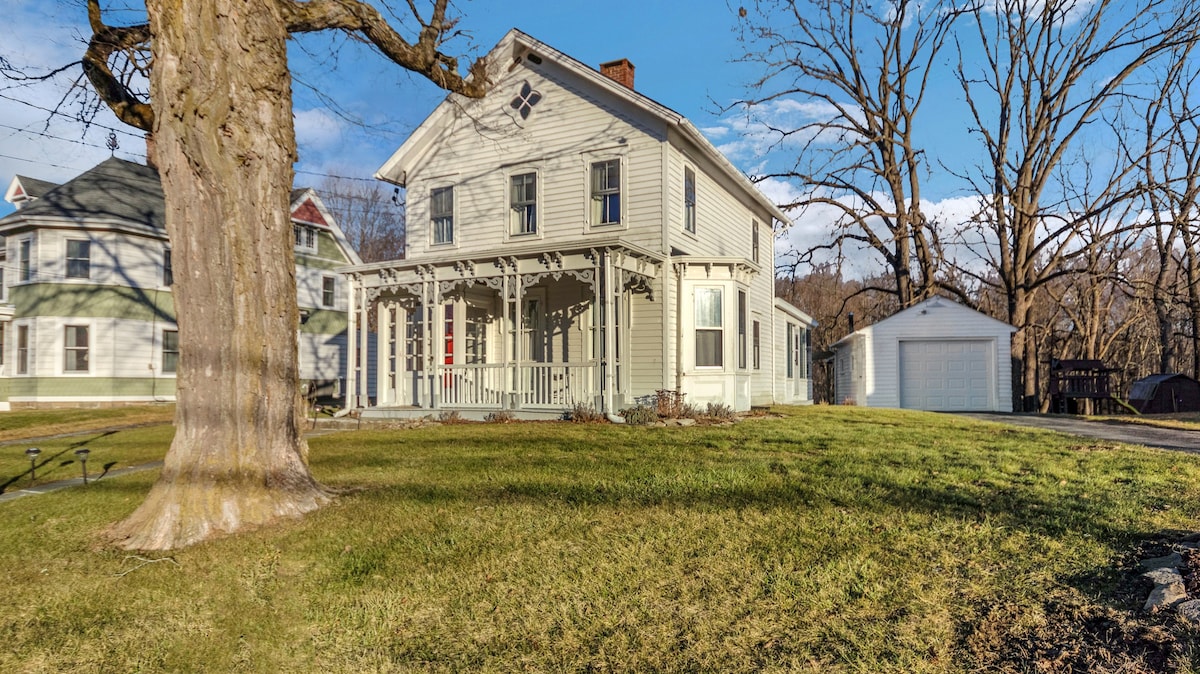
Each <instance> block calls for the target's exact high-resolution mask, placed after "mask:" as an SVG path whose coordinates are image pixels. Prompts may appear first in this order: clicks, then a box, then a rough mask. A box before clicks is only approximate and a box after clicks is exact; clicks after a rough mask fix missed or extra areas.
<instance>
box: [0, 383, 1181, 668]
mask: <svg viewBox="0 0 1200 674" xmlns="http://www.w3.org/2000/svg"><path fill="white" fill-rule="evenodd" d="M779 411H780V412H782V413H783V415H784V416H783V417H781V418H769V419H755V420H748V421H744V422H742V423H739V424H736V425H734V426H728V427H715V426H709V427H705V426H699V427H686V428H645V427H620V426H612V425H607V424H604V425H591V424H589V425H584V424H569V423H526V424H504V425H500V424H469V425H446V426H441V427H432V428H422V429H414V430H405V431H389V432H383V431H360V432H347V433H340V434H334V435H328V436H323V437H320V438H316V439H314V440H312V442H311V448H312V452H311V459H312V463H313V470H314V472H315V473H316V474H317V476H318V477H319V478H320V479H321V480H323V481H324V482H325V483H326V484H328V485H331V486H333V487H338V488H343V489H345V490H346V493H345V494H344V495H342V496H341V497H340V498H339V499H338V500H337V501H336V502H335V503H334V505H332V506H330V507H328V508H325V509H323V510H322V511H319V512H317V513H314V514H312V515H310V516H309V517H307V518H305V519H303V520H300V521H296V522H289V523H284V524H281V525H279V526H276V527H272V528H269V529H265V530H262V531H258V532H253V533H249V534H245V535H240V536H236V537H233V538H229V539H225V540H221V541H216V542H212V543H208V544H204V545H199V546H196V547H193V548H190V549H187V550H184V551H180V552H178V553H176V554H174V555H172V556H171V557H170V561H161V562H156V563H145V561H144V560H142V559H138V558H136V557H133V556H130V555H127V554H126V553H123V552H116V551H111V550H106V549H103V548H102V547H99V546H98V545H97V540H98V538H97V536H96V534H97V532H98V531H100V530H101V529H102V528H103V527H104V526H105V525H106V524H108V523H110V522H113V521H115V520H117V519H119V518H120V517H122V516H123V515H125V514H127V513H128V512H129V511H131V510H132V509H133V508H134V507H136V505H137V504H138V502H139V501H140V500H141V498H142V497H143V496H144V494H145V492H146V490H147V489H148V488H149V486H150V484H151V482H152V481H153V479H154V477H155V474H154V473H153V472H148V473H140V474H136V475H132V476H127V477H122V478H116V479H112V480H106V481H102V482H99V483H95V484H93V485H91V486H89V487H88V488H86V489H84V488H76V489H70V490H65V491H60V492H55V493H52V494H48V495H44V496H37V497H29V498H22V499H18V500H16V501H13V502H10V503H4V504H0V566H2V568H3V569H4V570H5V572H6V574H7V576H8V581H7V582H8V585H7V587H6V589H7V592H6V593H5V597H4V603H5V607H4V609H3V610H0V640H2V642H3V648H0V670H4V671H30V672H58V671H87V672H113V671H120V672H125V671H212V672H227V671H239V672H241V671H248V672H293V671H302V672H303V671H313V672H326V671H331V672H390V671H446V672H450V671H493V672H511V671H594V672H602V671H621V672H649V671H669V672H677V671H687V672H707V671H712V672H752V671H780V672H783V671H812V672H976V671H989V672H990V671H1013V672H1023V671H1062V672H1070V671H1078V672H1084V671H1113V672H1116V671H1122V672H1141V671H1144V672H1152V671H1195V666H1194V663H1193V659H1195V658H1197V655H1196V654H1195V653H1194V652H1193V651H1194V646H1193V644H1194V632H1192V631H1191V629H1190V628H1187V627H1186V626H1181V625H1176V624H1175V623H1174V622H1173V620H1172V619H1168V618H1163V617H1146V616H1138V615H1136V612H1137V609H1138V608H1140V605H1141V602H1142V601H1143V600H1144V599H1145V593H1147V592H1148V591H1149V586H1148V585H1139V584H1137V582H1136V581H1133V580H1130V579H1131V578H1133V576H1134V572H1133V571H1132V570H1131V569H1132V567H1133V566H1134V565H1135V564H1136V552H1137V550H1138V549H1139V547H1144V548H1146V549H1152V547H1153V545H1152V544H1153V543H1154V542H1155V541H1159V540H1161V539H1163V538H1164V537H1169V536H1174V535H1178V534H1179V533H1181V532H1183V531H1190V530H1193V529H1196V528H1200V458H1198V457H1193V456H1190V455H1186V454H1181V453H1169V452H1163V451H1151V450H1143V449H1130V448H1122V447H1117V446H1113V445H1108V444H1098V443H1096V442H1094V441H1085V440H1078V439H1067V438H1064V437H1062V436H1057V435H1054V434H1050V433H1046V432H1042V431H1036V430H1025V429H1015V428H1009V427H1004V426H999V425H991V424H983V423H977V422H973V421H969V420H966V419H961V418H956V417H949V416H942V415H933V414H922V413H906V412H889V411H879V410H866V409H859V408H852V407H812V408H801V409H783V410H779ZM155 432H157V433H158V435H154V433H155ZM136 433H146V434H147V435H145V436H137V435H136ZM126 434H129V435H126ZM139 437H141V439H142V441H144V442H145V444H147V445H151V444H153V445H154V446H156V447H158V448H159V449H158V451H159V452H160V453H161V451H162V448H164V447H165V442H166V441H167V440H169V429H164V428H160V429H139V430H138V431H125V432H121V433H117V434H115V435H113V436H109V438H110V439H112V440H113V441H114V442H116V441H117V440H118V439H121V438H131V439H132V440H135V441H136V440H138V438H139ZM135 444H136V443H135ZM0 449H5V448H0ZM122 451H127V452H133V451H134V449H133V448H132V447H126V448H125V450H114V453H113V456H116V455H117V454H119V453H121V452H122ZM122 460H125V459H122ZM7 465H8V464H7V463H0V468H5V467H6V466H7ZM39 477H40V474H39ZM158 557H161V555H155V556H153V557H146V559H151V558H158Z"/></svg>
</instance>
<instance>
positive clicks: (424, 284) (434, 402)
mask: <svg viewBox="0 0 1200 674" xmlns="http://www.w3.org/2000/svg"><path fill="white" fill-rule="evenodd" d="M435 284H436V281H432V280H430V279H423V280H422V281H421V316H422V317H423V318H424V319H425V320H423V321H422V322H421V341H422V342H423V343H424V347H425V348H424V352H425V372H424V374H425V383H426V386H427V387H428V389H429V395H428V397H427V398H425V399H426V400H428V401H429V407H430V409H438V408H439V407H440V406H441V397H442V392H441V390H440V389H439V387H438V385H437V376H438V371H437V354H436V353H434V348H433V347H434V332H433V321H434V320H436V319H437V317H436V316H435V315H434V314H435V313H436V311H435V305H434V303H433V293H434V292H435V291H436V288H435V287H434V286H435Z"/></svg>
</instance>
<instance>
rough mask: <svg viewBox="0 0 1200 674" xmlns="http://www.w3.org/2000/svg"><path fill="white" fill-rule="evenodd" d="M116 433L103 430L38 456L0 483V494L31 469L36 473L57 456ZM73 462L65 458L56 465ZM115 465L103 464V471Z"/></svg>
mask: <svg viewBox="0 0 1200 674" xmlns="http://www.w3.org/2000/svg"><path fill="white" fill-rule="evenodd" d="M116 433H117V431H105V432H103V433H100V434H99V435H95V436H92V437H89V438H86V439H83V440H79V441H76V442H73V443H71V444H69V445H67V446H66V447H63V448H62V449H61V450H59V451H57V452H54V453H53V454H48V455H47V456H45V457H44V458H43V457H39V461H38V462H37V463H35V464H34V465H32V466H31V467H30V469H29V470H26V471H22V472H21V473H18V474H17V475H14V476H13V477H11V478H9V479H8V480H6V481H5V482H3V483H0V494H3V493H4V492H6V491H8V488H9V487H12V486H13V485H15V484H17V483H19V482H21V481H29V478H30V472H31V471H32V472H35V473H36V471H37V470H38V469H39V468H44V467H46V466H48V465H50V464H51V463H53V462H54V461H57V460H58V459H59V457H61V456H63V455H64V454H68V453H73V452H74V451H75V450H76V449H79V448H80V447H83V446H85V445H88V444H91V443H93V442H96V441H97V440H100V439H102V438H107V437H108V436H110V435H115V434H116ZM73 463H76V459H66V460H65V461H61V462H60V463H59V464H58V467H60V468H61V467H63V466H69V465H71V464H73ZM115 465H117V462H116V461H113V462H110V463H107V464H105V466H104V472H105V473H107V472H108V471H109V469H110V468H111V467H112V466H115ZM99 477H100V476H97V478H99ZM59 479H63V478H55V480H50V482H54V481H57V480H59ZM36 484H45V483H44V482H38V483H35V486H36Z"/></svg>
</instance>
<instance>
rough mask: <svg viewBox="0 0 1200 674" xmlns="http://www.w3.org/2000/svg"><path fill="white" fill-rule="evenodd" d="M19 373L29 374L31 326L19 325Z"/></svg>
mask: <svg viewBox="0 0 1200 674" xmlns="http://www.w3.org/2000/svg"><path fill="white" fill-rule="evenodd" d="M17 374H29V326H28V325H18V326H17Z"/></svg>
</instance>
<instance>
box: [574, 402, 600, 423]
mask: <svg viewBox="0 0 1200 674" xmlns="http://www.w3.org/2000/svg"><path fill="white" fill-rule="evenodd" d="M567 419H569V420H571V421H574V422H575V423H577V424H594V423H596V422H599V421H604V415H603V414H600V413H599V412H597V411H596V408H595V407H594V406H592V404H591V403H575V405H574V406H573V407H571V411H570V412H567Z"/></svg>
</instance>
